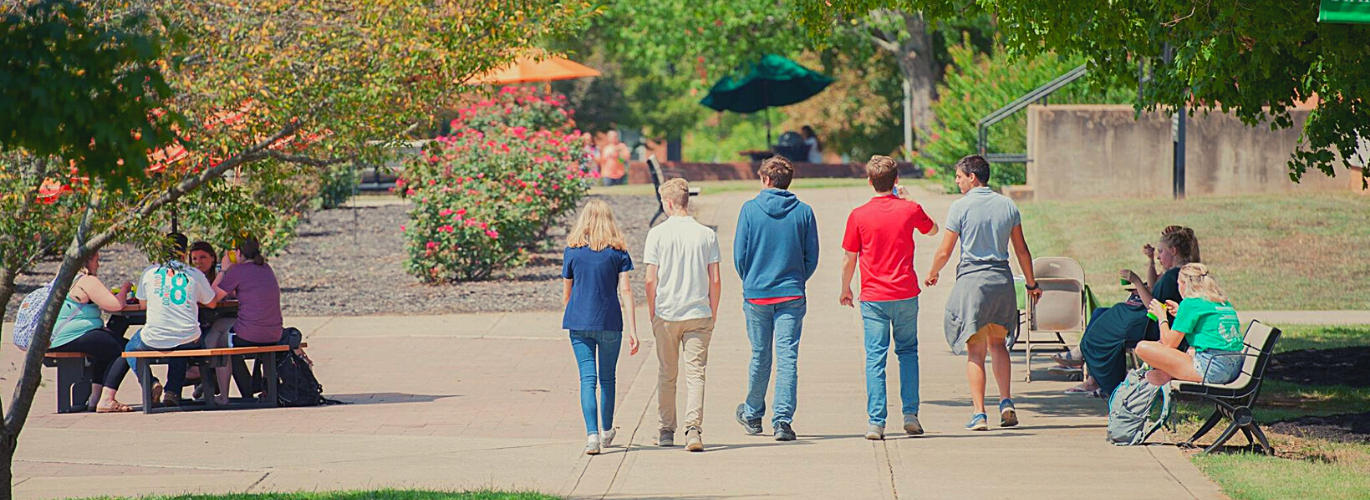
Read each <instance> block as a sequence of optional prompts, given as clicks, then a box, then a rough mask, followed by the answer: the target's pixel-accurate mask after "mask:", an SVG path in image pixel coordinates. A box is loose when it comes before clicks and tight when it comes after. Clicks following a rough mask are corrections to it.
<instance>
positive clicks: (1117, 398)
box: [1108, 367, 1170, 446]
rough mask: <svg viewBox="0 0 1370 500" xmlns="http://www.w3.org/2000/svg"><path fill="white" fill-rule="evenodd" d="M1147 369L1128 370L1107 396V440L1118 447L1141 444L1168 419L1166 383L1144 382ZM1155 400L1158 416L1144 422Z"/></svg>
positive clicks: (1167, 390)
mask: <svg viewBox="0 0 1370 500" xmlns="http://www.w3.org/2000/svg"><path fill="white" fill-rule="evenodd" d="M1149 370H1150V368H1145V367H1143V368H1138V369H1136V370H1132V371H1130V372H1128V374H1127V378H1124V379H1123V383H1122V384H1119V385H1118V388H1117V389H1114V390H1113V394H1112V395H1110V396H1109V397H1108V442H1110V443H1113V444H1115V445H1118V446H1133V445H1138V444H1142V443H1144V442H1146V439H1147V438H1149V437H1151V435H1152V434H1154V433H1155V432H1156V431H1157V430H1158V429H1160V428H1161V426H1162V425H1165V424H1166V423H1167V422H1168V421H1169V420H1170V384H1166V385H1164V386H1155V385H1151V383H1150V382H1147V381H1146V372H1147V371H1149ZM1157 395H1160V398H1157V397H1156V396H1157ZM1157 399H1159V400H1160V401H1159V402H1160V405H1161V409H1160V415H1159V416H1158V417H1157V418H1156V420H1155V421H1154V422H1151V424H1150V425H1147V423H1148V421H1149V419H1150V418H1151V411H1152V408H1154V407H1155V406H1156V403H1157Z"/></svg>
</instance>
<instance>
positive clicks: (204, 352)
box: [124, 345, 290, 359]
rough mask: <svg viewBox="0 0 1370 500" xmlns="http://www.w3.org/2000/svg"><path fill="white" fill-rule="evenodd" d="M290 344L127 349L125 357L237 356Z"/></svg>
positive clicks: (281, 347) (284, 347) (267, 350)
mask: <svg viewBox="0 0 1370 500" xmlns="http://www.w3.org/2000/svg"><path fill="white" fill-rule="evenodd" d="M289 350H290V346H286V345H273V346H266V347H221V348H217V349H182V350H177V351H129V352H125V353H124V357H125V358H140V359H141V358H205V357H213V356H239V355H243V354H261V353H267V352H285V351H289Z"/></svg>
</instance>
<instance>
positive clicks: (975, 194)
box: [924, 155, 1042, 431]
mask: <svg viewBox="0 0 1370 500" xmlns="http://www.w3.org/2000/svg"><path fill="white" fill-rule="evenodd" d="M989 176H990V167H989V162H988V161H986V160H985V159H984V158H983V157H981V156H979V155H971V156H967V157H964V158H961V160H960V161H957V162H956V187H958V188H960V189H961V193H962V196H961V199H959V200H956V201H955V202H953V203H952V204H951V210H948V211H947V232H946V235H945V236H943V237H942V245H941V246H939V247H938V248H937V253H936V254H934V256H933V259H932V271H930V272H928V275H927V279H926V281H925V282H924V283H925V284H926V285H928V286H934V285H936V284H937V280H938V276H939V275H940V274H941V273H942V268H943V267H944V266H946V265H947V262H948V261H949V260H951V254H952V251H953V250H955V249H956V243H957V241H960V242H961V263H960V264H958V265H957V266H956V284H955V285H953V286H952V289H951V296H950V297H949V298H947V307H946V312H945V315H944V316H943V323H942V324H943V333H944V334H945V335H946V338H947V344H948V345H949V346H951V352H952V353H953V354H958V355H959V354H963V353H964V354H966V379H967V381H968V382H969V384H970V400H971V406H972V408H973V410H974V411H972V413H971V417H970V421H969V422H967V423H966V430H972V431H985V430H989V423H988V422H989V418H988V417H987V416H986V415H985V355H986V353H987V352H988V353H989V354H990V355H991V356H993V358H992V359H993V361H994V381H995V382H996V384H997V385H998V386H999V416H1000V420H999V425H1000V426H1001V427H1013V426H1015V425H1018V411H1017V409H1016V408H1014V406H1013V396H1012V393H1011V392H1010V386H1009V383H1010V380H1009V379H1010V377H1011V376H1012V372H1011V371H1010V369H1011V368H1012V365H1011V364H1010V363H1011V361H1010V360H1009V353H1008V345H1007V340H1006V338H1007V337H1008V332H1009V330H1011V329H1013V328H1015V327H1016V326H1017V325H1018V298H1017V294H1016V293H1015V292H1014V291H1013V270H1012V269H1011V268H1010V267H1009V246H1010V244H1012V246H1013V255H1014V256H1015V257H1017V259H1018V266H1019V267H1020V268H1021V269H1022V270H1023V278H1024V279H1025V280H1026V283H1025V285H1024V287H1025V288H1026V289H1027V293H1028V295H1029V296H1031V298H1032V300H1036V299H1037V298H1038V297H1041V295H1042V290H1041V289H1040V288H1038V285H1037V279H1036V277H1035V276H1033V274H1032V252H1031V251H1029V250H1028V246H1027V240H1025V239H1024V238H1023V224H1022V216H1021V215H1020V214H1019V213H1018V206H1017V205H1015V204H1014V203H1013V200H1010V199H1009V198H1008V197H1007V196H1004V195H1001V194H999V193H996V192H994V191H993V190H991V189H990V188H989Z"/></svg>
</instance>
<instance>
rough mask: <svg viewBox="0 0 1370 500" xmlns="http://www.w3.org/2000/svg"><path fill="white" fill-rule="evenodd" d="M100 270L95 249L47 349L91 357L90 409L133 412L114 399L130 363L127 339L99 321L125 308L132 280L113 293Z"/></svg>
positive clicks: (58, 318) (75, 282)
mask: <svg viewBox="0 0 1370 500" xmlns="http://www.w3.org/2000/svg"><path fill="white" fill-rule="evenodd" d="M99 270H100V253H99V252H96V253H95V254H93V255H91V256H90V260H88V261H86V267H85V269H84V270H83V271H82V272H81V274H79V275H77V276H76V280H75V281H73V282H72V284H71V291H70V292H67V297H66V300H65V301H64V302H63V303H62V312H61V313H59V314H58V316H57V324H56V325H54V326H53V334H52V342H51V344H49V345H50V347H48V351H51V352H80V353H85V354H86V356H87V357H89V358H90V360H91V367H92V368H94V372H93V373H94V376H93V377H92V378H91V383H90V386H91V391H90V401H88V402H86V408H87V409H94V410H95V411H96V412H97V413H118V412H128V411H133V408H131V407H129V406H128V405H125V404H123V403H120V402H119V401H117V400H115V399H114V396H115V393H116V392H117V391H118V390H119V383H120V382H121V381H123V379H124V375H126V374H128V362H126V361H125V360H124V358H123V357H122V356H123V353H124V338H123V336H122V335H121V334H116V333H114V332H113V331H110V330H109V329H107V328H105V325H104V324H103V323H102V322H101V321H100V315H101V313H102V312H117V311H120V310H123V308H124V304H126V303H128V292H129V290H130V289H132V288H133V283H129V282H125V283H124V284H123V285H122V286H120V287H119V288H118V292H117V293H115V292H112V291H111V290H110V289H109V287H106V286H105V284H104V283H102V282H101V281H100V278H97V277H96V272H97V271H99Z"/></svg>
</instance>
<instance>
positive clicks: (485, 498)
mask: <svg viewBox="0 0 1370 500" xmlns="http://www.w3.org/2000/svg"><path fill="white" fill-rule="evenodd" d="M97 498H98V499H99V500H122V497H97ZM91 500H95V499H91ZM138 500H561V497H555V496H551V495H544V494H541V493H529V492H508V491H494V490H481V491H462V492H451V491H431V490H370V491H327V492H296V493H228V494H223V495H170V496H150V497H138Z"/></svg>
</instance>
